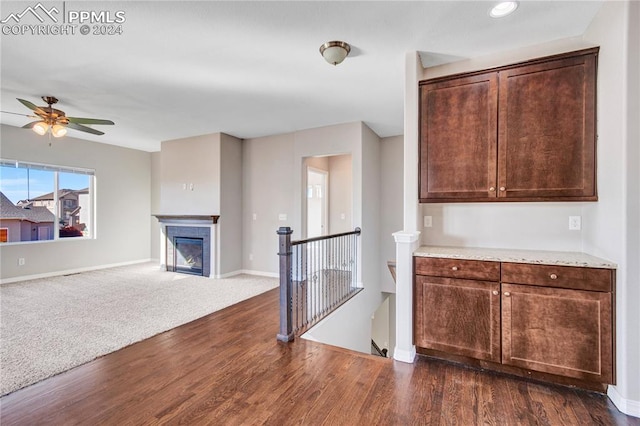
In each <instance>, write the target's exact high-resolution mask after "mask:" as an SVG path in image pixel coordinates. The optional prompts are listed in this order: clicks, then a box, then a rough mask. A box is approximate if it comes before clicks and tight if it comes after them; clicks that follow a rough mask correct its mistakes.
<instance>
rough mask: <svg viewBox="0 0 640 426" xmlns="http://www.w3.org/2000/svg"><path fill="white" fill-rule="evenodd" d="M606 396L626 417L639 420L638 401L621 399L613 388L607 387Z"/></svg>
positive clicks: (639, 403)
mask: <svg viewBox="0 0 640 426" xmlns="http://www.w3.org/2000/svg"><path fill="white" fill-rule="evenodd" d="M607 396H608V397H609V399H610V400H611V402H613V403H614V405H615V406H616V407H617V408H618V410H620V411H621V412H623V413H624V414H626V415H628V416H633V417H638V418H640V401H634V400H632V399H626V398H623V397H622V395H620V393H619V392H618V389H617V388H616V387H615V386H609V388H608V389H607Z"/></svg>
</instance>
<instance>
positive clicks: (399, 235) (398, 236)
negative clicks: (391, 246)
mask: <svg viewBox="0 0 640 426" xmlns="http://www.w3.org/2000/svg"><path fill="white" fill-rule="evenodd" d="M391 235H393V238H394V239H395V242H396V243H405V244H411V243H415V242H416V241H418V240H419V239H420V231H415V232H407V231H398V232H394V233H393V234H391Z"/></svg>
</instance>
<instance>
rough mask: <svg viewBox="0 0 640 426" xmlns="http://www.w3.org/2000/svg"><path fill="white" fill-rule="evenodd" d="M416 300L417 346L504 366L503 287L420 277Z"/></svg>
mask: <svg viewBox="0 0 640 426" xmlns="http://www.w3.org/2000/svg"><path fill="white" fill-rule="evenodd" d="M416 298H417V300H420V301H421V302H422V303H420V304H419V309H416V312H415V322H416V324H420V327H417V328H416V333H415V339H416V345H417V346H420V347H423V348H429V349H435V350H439V351H444V352H451V353H455V354H458V355H463V356H468V357H472V358H477V359H486V360H489V361H495V362H500V284H499V283H497V282H489V281H475V280H458V279H452V278H439V277H425V276H417V277H416ZM433 306H437V307H438V309H436V310H434V309H433Z"/></svg>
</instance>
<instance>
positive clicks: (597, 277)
mask: <svg viewBox="0 0 640 426" xmlns="http://www.w3.org/2000/svg"><path fill="white" fill-rule="evenodd" d="M500 281H502V282H503V283H513V284H528V285H536V286H544V287H558V288H569V289H576V290H590V291H605V292H610V291H612V287H613V285H612V284H613V280H612V277H611V270H610V269H597V268H582V267H573V266H551V265H530V264H521V263H503V264H502V273H501V279H500Z"/></svg>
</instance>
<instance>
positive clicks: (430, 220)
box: [424, 216, 433, 228]
mask: <svg viewBox="0 0 640 426" xmlns="http://www.w3.org/2000/svg"><path fill="white" fill-rule="evenodd" d="M432 226H433V217H432V216H425V217H424V227H425V228H431V227H432Z"/></svg>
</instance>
